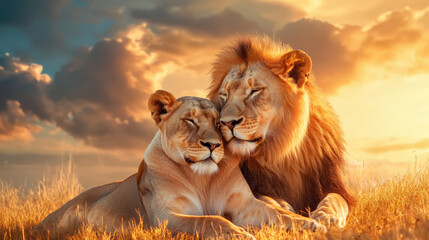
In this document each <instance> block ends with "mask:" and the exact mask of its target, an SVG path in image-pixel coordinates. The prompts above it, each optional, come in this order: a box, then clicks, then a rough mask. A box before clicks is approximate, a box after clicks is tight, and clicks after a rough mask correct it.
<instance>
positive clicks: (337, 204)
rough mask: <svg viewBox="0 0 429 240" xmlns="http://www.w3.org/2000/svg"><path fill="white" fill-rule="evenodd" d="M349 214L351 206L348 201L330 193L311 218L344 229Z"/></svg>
mask: <svg viewBox="0 0 429 240" xmlns="http://www.w3.org/2000/svg"><path fill="white" fill-rule="evenodd" d="M348 214H349V206H348V204H347V202H346V200H344V198H343V197H341V196H340V195H338V194H336V193H330V194H328V195H327V196H326V197H325V198H324V199H323V200H322V201H321V202H320V203H319V205H317V209H316V210H315V211H314V212H312V213H311V215H310V217H311V218H312V219H315V220H318V221H320V222H324V223H327V224H328V225H329V224H333V225H335V226H337V227H339V228H343V227H344V226H345V225H346V219H347V215H348Z"/></svg>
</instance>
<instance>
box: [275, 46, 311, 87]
mask: <svg viewBox="0 0 429 240" xmlns="http://www.w3.org/2000/svg"><path fill="white" fill-rule="evenodd" d="M271 70H272V71H273V72H274V73H276V74H279V75H287V77H291V78H293V79H294V82H295V83H296V84H297V85H298V87H302V86H304V84H305V83H306V82H307V80H308V77H309V75H310V71H311V59H310V57H309V56H308V55H307V54H306V53H305V52H304V51H301V50H295V51H291V52H288V53H286V54H285V55H283V56H282V57H281V58H280V59H279V61H278V62H277V64H273V65H272V66H271Z"/></svg>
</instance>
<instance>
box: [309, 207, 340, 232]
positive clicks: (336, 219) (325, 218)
mask: <svg viewBox="0 0 429 240" xmlns="http://www.w3.org/2000/svg"><path fill="white" fill-rule="evenodd" d="M310 217H311V218H312V219H314V220H317V221H319V222H321V223H324V224H326V225H328V226H332V225H333V226H336V227H339V228H343V227H344V226H345V225H346V222H347V221H346V218H345V217H343V216H339V215H335V214H330V213H326V212H325V211H323V210H319V211H317V212H313V213H312V214H311V215H310Z"/></svg>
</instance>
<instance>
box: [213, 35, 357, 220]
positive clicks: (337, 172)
mask: <svg viewBox="0 0 429 240" xmlns="http://www.w3.org/2000/svg"><path fill="white" fill-rule="evenodd" d="M290 51H292V49H291V48H290V47H289V46H287V45H284V44H282V43H280V42H274V41H272V40H270V39H269V38H268V37H261V36H243V37H240V38H238V39H237V40H236V41H235V42H234V43H233V44H232V45H231V46H230V47H227V48H224V49H223V50H222V51H221V52H220V54H218V55H217V59H216V61H215V62H214V63H213V66H212V71H211V74H212V80H211V85H210V87H209V91H210V92H209V94H208V98H209V99H210V100H212V101H215V99H216V98H217V94H218V92H219V89H220V87H221V84H222V81H223V79H224V77H225V76H226V74H227V73H228V72H229V70H230V69H231V67H232V66H235V65H239V66H247V65H248V64H250V63H252V62H263V63H264V64H265V65H266V66H267V67H269V68H270V69H271V71H273V73H275V74H278V75H279V74H282V73H281V72H276V69H279V66H276V64H277V65H278V63H279V61H278V59H280V58H281V57H282V56H283V55H284V54H285V53H287V52H290ZM244 68H245V67H244ZM289 70H290V69H289ZM273 85H274V84H273ZM303 87H304V88H305V90H306V91H307V93H308V96H309V104H310V116H309V121H308V128H307V132H306V133H305V136H304V137H303V138H302V139H303V140H302V141H300V142H297V143H292V145H293V146H294V148H293V149H294V150H293V151H289V152H287V153H285V151H284V149H285V144H291V143H285V141H284V139H285V137H284V136H286V134H288V133H287V132H285V131H284V127H283V126H282V123H284V121H282V119H286V118H287V117H288V116H287V113H286V111H283V112H279V114H278V116H276V118H277V120H276V121H273V122H272V123H271V125H270V128H269V131H272V132H275V134H271V136H270V137H267V138H266V139H265V140H264V142H263V143H261V144H260V145H259V146H258V147H257V148H256V150H255V152H253V153H252V154H251V155H250V156H247V157H243V158H242V162H241V167H240V168H241V171H242V172H243V175H244V176H245V178H246V181H247V182H248V183H249V185H250V188H251V189H252V191H253V193H254V194H255V196H257V197H258V196H261V195H267V196H270V197H272V198H275V199H283V200H286V201H287V202H289V203H290V204H291V205H292V206H293V207H294V209H295V210H296V211H298V212H300V213H304V212H305V211H306V210H307V209H308V207H309V208H310V209H311V210H314V209H316V207H317V205H318V203H319V202H320V201H321V200H322V199H323V198H324V197H325V196H326V195H327V194H328V193H338V194H339V195H341V196H342V197H343V198H344V199H345V200H346V201H347V203H348V204H349V206H350V205H352V204H353V199H352V197H351V196H350V195H349V193H348V192H347V190H346V189H345V186H344V184H343V182H342V179H341V173H342V170H343V166H344V163H345V161H344V150H345V147H344V145H345V142H344V138H343V133H342V130H341V127H340V123H339V121H338V117H337V115H336V114H335V113H334V111H333V109H332V107H331V106H330V104H329V103H328V102H327V101H326V100H325V98H324V97H323V96H322V95H321V94H320V90H319V89H318V87H317V86H316V85H315V83H314V79H312V77H311V76H310V77H309V79H308V81H307V82H306V83H305V85H304V86H303ZM281 97H282V98H283V104H284V105H283V107H284V108H283V109H291V108H290V102H289V100H288V93H287V92H285V94H283V95H282V96H281ZM215 102H216V101H215ZM288 105H289V106H288ZM288 107H289V108H288ZM292 114H293V112H292ZM296 124H300V123H296ZM282 179H286V181H285V180H282Z"/></svg>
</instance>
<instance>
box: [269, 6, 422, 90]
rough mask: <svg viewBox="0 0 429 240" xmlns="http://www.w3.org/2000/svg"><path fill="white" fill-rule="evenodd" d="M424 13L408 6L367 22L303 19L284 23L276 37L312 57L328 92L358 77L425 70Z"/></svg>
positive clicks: (358, 79) (321, 82) (370, 77)
mask: <svg viewBox="0 0 429 240" xmlns="http://www.w3.org/2000/svg"><path fill="white" fill-rule="evenodd" d="M428 12H429V9H425V10H421V11H416V10H413V9H410V8H404V9H402V10H399V11H389V12H385V13H384V14H382V15H380V16H379V18H378V19H377V20H375V21H374V22H373V23H371V24H369V25H367V26H352V25H344V26H335V25H333V24H331V23H328V22H323V21H320V20H316V19H301V20H298V21H295V22H291V23H288V24H286V25H285V26H284V27H283V28H282V29H280V30H279V31H278V32H277V34H276V36H277V37H278V38H280V39H281V40H282V41H283V42H285V43H288V44H290V45H291V46H292V47H293V48H298V49H302V50H304V51H306V52H307V53H308V54H309V55H310V57H311V58H312V60H313V71H314V74H315V76H316V80H317V82H318V83H319V85H320V86H321V88H322V89H323V90H324V91H325V92H327V93H329V94H332V93H335V92H336V91H337V90H338V89H339V88H340V87H342V86H345V85H348V84H351V83H353V82H356V81H370V80H371V81H379V80H381V79H383V78H386V74H387V75H388V74H395V75H397V74H399V75H413V74H419V73H423V72H426V71H427V69H428V66H429V57H428V54H426V53H427V52H428V51H429V44H428V42H429V37H428V34H427V32H428V30H429V29H428V27H429V25H427V24H423V23H422V19H424V18H427V14H428Z"/></svg>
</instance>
